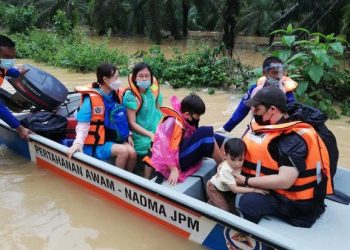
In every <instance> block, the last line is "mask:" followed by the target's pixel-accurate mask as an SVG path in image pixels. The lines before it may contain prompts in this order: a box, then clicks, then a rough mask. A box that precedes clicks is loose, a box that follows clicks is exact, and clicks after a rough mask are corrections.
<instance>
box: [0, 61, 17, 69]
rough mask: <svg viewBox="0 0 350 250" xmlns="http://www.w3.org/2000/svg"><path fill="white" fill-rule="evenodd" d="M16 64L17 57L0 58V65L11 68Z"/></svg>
mask: <svg viewBox="0 0 350 250" xmlns="http://www.w3.org/2000/svg"><path fill="white" fill-rule="evenodd" d="M14 65H15V59H0V67H2V68H5V69H9V68H12V67H13V66H14Z"/></svg>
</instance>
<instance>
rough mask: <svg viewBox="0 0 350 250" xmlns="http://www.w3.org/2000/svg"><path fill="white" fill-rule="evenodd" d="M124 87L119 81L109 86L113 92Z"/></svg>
mask: <svg viewBox="0 0 350 250" xmlns="http://www.w3.org/2000/svg"><path fill="white" fill-rule="evenodd" d="M121 86H122V82H121V81H120V80H119V79H118V80H115V81H113V82H111V83H110V84H109V87H111V89H113V90H117V89H119V88H120V87H121Z"/></svg>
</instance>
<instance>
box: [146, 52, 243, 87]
mask: <svg viewBox="0 0 350 250" xmlns="http://www.w3.org/2000/svg"><path fill="white" fill-rule="evenodd" d="M214 51H215V49H210V48H206V47H203V48H199V49H195V50H190V52H188V53H186V54H184V55H181V54H180V53H179V51H178V50H176V49H174V55H173V57H172V58H171V59H165V57H164V54H163V53H162V52H161V50H160V48H159V47H158V46H156V47H153V48H151V49H150V51H149V53H146V54H144V53H143V59H144V61H145V62H147V63H148V64H150V65H151V67H152V69H153V70H154V73H155V75H157V76H158V77H159V78H161V79H163V80H164V81H168V82H169V83H170V84H171V86H173V87H174V88H180V87H187V88H193V87H195V88H198V87H215V88H218V87H219V88H227V87H232V86H234V87H235V88H239V89H241V88H243V86H245V85H246V84H245V82H247V79H248V78H249V73H248V70H242V68H243V66H242V65H241V63H240V62H239V61H236V60H234V59H232V58H229V57H225V56H218V55H216V54H215V53H214Z"/></svg>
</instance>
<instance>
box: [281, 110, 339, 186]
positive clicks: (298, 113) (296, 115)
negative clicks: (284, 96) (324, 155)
mask: <svg viewBox="0 0 350 250" xmlns="http://www.w3.org/2000/svg"><path fill="white" fill-rule="evenodd" d="M288 114H289V117H290V118H291V119H292V120H299V121H303V122H306V123H308V124H310V125H312V126H313V128H314V129H315V130H316V132H317V133H318V135H319V136H320V137H321V139H322V141H323V142H324V144H325V146H326V148H327V150H328V154H329V161H330V173H331V178H332V179H333V177H334V175H335V173H336V171H337V165H338V159H339V150H338V146H337V139H336V138H335V136H334V134H333V133H332V132H331V131H330V130H329V129H328V128H327V126H326V124H325V122H326V121H327V119H328V118H327V116H326V115H325V114H323V113H322V112H321V111H320V110H318V109H316V108H313V107H309V106H306V105H304V104H301V103H290V104H288ZM332 183H333V180H332Z"/></svg>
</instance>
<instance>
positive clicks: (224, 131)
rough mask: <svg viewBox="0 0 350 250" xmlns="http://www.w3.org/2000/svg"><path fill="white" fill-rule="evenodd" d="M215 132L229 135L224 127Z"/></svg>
mask: <svg viewBox="0 0 350 250" xmlns="http://www.w3.org/2000/svg"><path fill="white" fill-rule="evenodd" d="M214 132H216V133H220V134H226V133H228V131H226V130H225V129H224V127H221V128H218V129H216V130H215V131H214Z"/></svg>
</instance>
